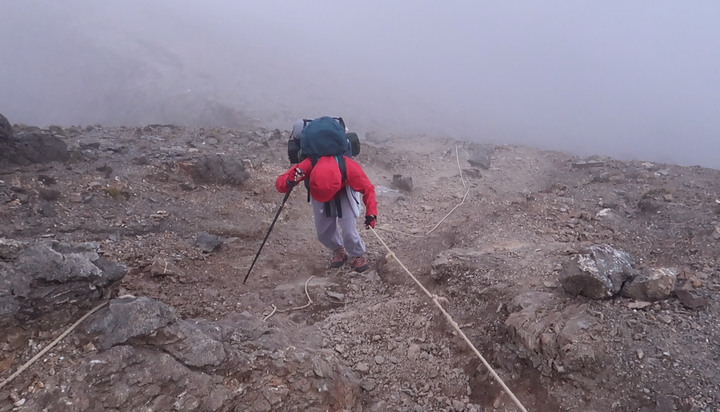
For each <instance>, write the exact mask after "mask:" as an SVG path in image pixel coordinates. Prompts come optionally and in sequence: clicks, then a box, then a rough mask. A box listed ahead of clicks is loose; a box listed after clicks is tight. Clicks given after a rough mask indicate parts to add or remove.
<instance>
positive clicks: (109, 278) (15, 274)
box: [0, 239, 127, 326]
mask: <svg viewBox="0 0 720 412" xmlns="http://www.w3.org/2000/svg"><path fill="white" fill-rule="evenodd" d="M0 246H1V247H0V251H1V252H2V253H1V254H2V256H0V258H2V261H0V326H9V325H14V324H20V323H24V322H26V321H28V320H35V319H38V320H40V319H41V320H42V321H44V322H49V323H52V322H54V321H58V320H63V321H64V320H66V319H67V318H68V317H70V316H71V315H72V314H74V313H77V312H79V311H81V310H85V309H87V308H89V307H92V306H94V305H96V304H97V303H98V302H99V301H100V299H101V298H104V297H107V296H108V295H110V294H112V292H113V291H114V289H115V287H116V286H117V285H119V281H120V280H121V279H122V278H123V277H124V276H125V273H126V272H127V268H126V267H125V266H124V265H122V264H119V263H115V262H111V261H108V260H106V259H105V258H103V257H101V256H100V255H99V254H98V248H99V246H98V244H96V243H81V244H67V243H62V242H58V241H54V240H42V241H39V242H36V243H33V244H29V245H26V244H24V243H21V242H17V241H13V240H8V239H1V240H0Z"/></svg>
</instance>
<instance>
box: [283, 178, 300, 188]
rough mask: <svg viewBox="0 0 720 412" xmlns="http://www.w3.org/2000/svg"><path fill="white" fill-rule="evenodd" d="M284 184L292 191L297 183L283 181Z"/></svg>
mask: <svg viewBox="0 0 720 412" xmlns="http://www.w3.org/2000/svg"><path fill="white" fill-rule="evenodd" d="M285 184H287V187H288V189H292V188H293V187H294V186H295V185H296V184H297V183H295V182H293V181H292V180H285Z"/></svg>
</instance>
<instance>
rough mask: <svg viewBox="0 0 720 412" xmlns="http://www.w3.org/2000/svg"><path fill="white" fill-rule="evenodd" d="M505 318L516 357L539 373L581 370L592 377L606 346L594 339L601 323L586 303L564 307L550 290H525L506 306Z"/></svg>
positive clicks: (601, 362)
mask: <svg viewBox="0 0 720 412" xmlns="http://www.w3.org/2000/svg"><path fill="white" fill-rule="evenodd" d="M508 310H509V311H510V315H509V316H508V317H507V319H506V320H505V326H507V328H508V330H509V332H510V334H511V336H512V337H513V340H514V341H515V343H516V344H517V345H518V350H517V352H518V356H520V357H521V358H525V359H528V360H530V361H531V362H532V364H533V366H534V367H535V368H536V369H538V370H539V371H540V372H541V373H542V374H545V375H549V374H551V373H555V372H557V373H573V372H577V373H581V374H583V375H585V376H592V375H593V373H594V371H596V370H597V368H598V367H599V366H601V365H602V364H603V359H602V357H603V354H604V350H605V348H603V346H602V344H600V343H599V342H597V341H595V339H593V336H592V334H593V333H597V332H598V330H599V329H600V325H599V324H598V322H597V320H596V319H595V318H594V317H593V316H592V315H591V314H590V313H588V310H587V305H567V306H563V305H562V303H561V302H560V301H559V299H558V298H557V297H556V296H555V295H553V294H552V293H546V292H526V293H522V294H520V295H517V296H515V297H514V298H513V300H512V301H511V302H510V304H509V305H508Z"/></svg>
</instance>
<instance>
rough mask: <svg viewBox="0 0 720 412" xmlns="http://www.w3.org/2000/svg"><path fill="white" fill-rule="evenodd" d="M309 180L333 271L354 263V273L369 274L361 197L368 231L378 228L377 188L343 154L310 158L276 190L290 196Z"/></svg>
mask: <svg viewBox="0 0 720 412" xmlns="http://www.w3.org/2000/svg"><path fill="white" fill-rule="evenodd" d="M326 119H330V118H326ZM338 127H339V126H338ZM343 136H344V128H343ZM313 163H314V165H313ZM343 169H344V171H343ZM306 179H308V180H309V185H308V187H309V191H310V202H311V204H312V209H313V217H314V219H315V229H316V231H317V237H318V240H320V243H322V244H323V245H324V246H325V247H327V248H328V249H330V250H331V251H332V252H333V255H332V259H331V260H330V267H333V268H339V267H341V266H342V265H344V264H345V262H346V261H347V260H348V259H350V265H351V267H352V269H353V270H354V271H356V272H363V271H365V270H367V269H368V267H369V264H368V262H367V259H365V251H366V248H365V243H364V242H363V240H362V238H361V237H360V234H359V233H358V231H357V219H358V217H360V202H359V200H358V198H357V197H358V193H359V194H361V195H362V201H363V203H364V204H365V225H366V226H367V227H368V228H370V227H372V228H374V227H375V221H376V219H377V202H376V200H375V187H374V186H373V184H372V183H371V182H370V179H368V177H367V176H366V175H365V172H364V171H363V169H362V167H361V166H360V165H359V164H358V163H357V162H355V161H354V160H352V159H351V158H350V157H348V156H345V155H342V154H338V155H334V156H315V159H314V161H313V158H310V157H308V158H306V159H304V160H302V161H300V163H298V164H296V165H293V166H292V167H290V168H289V169H288V170H287V171H286V172H285V173H283V174H282V175H280V176H278V178H277V180H276V181H275V187H276V188H277V190H278V191H279V192H280V193H286V192H287V191H288V190H289V189H290V187H291V186H294V185H295V184H297V183H298V182H301V181H303V180H306ZM338 226H339V229H340V230H338Z"/></svg>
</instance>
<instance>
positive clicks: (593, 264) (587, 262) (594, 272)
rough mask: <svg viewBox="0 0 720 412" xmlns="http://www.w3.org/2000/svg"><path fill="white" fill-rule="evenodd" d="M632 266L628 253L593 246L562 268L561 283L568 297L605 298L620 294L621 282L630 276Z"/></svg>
mask: <svg viewBox="0 0 720 412" xmlns="http://www.w3.org/2000/svg"><path fill="white" fill-rule="evenodd" d="M632 265H633V259H632V257H631V256H630V254H629V253H627V252H623V251H621V250H617V249H615V248H613V247H612V246H610V245H594V246H590V247H589V248H588V250H587V251H585V252H584V253H579V254H577V255H576V256H574V258H573V259H571V260H570V261H569V262H567V263H566V264H565V265H563V269H562V272H561V276H560V282H561V283H562V286H563V288H564V289H565V291H566V292H567V293H569V294H571V295H574V296H576V295H583V296H585V297H588V298H591V299H606V298H610V297H613V296H615V295H617V294H618V293H620V290H621V289H622V286H623V283H625V281H627V280H629V279H631V278H632V277H633V268H632Z"/></svg>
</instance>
